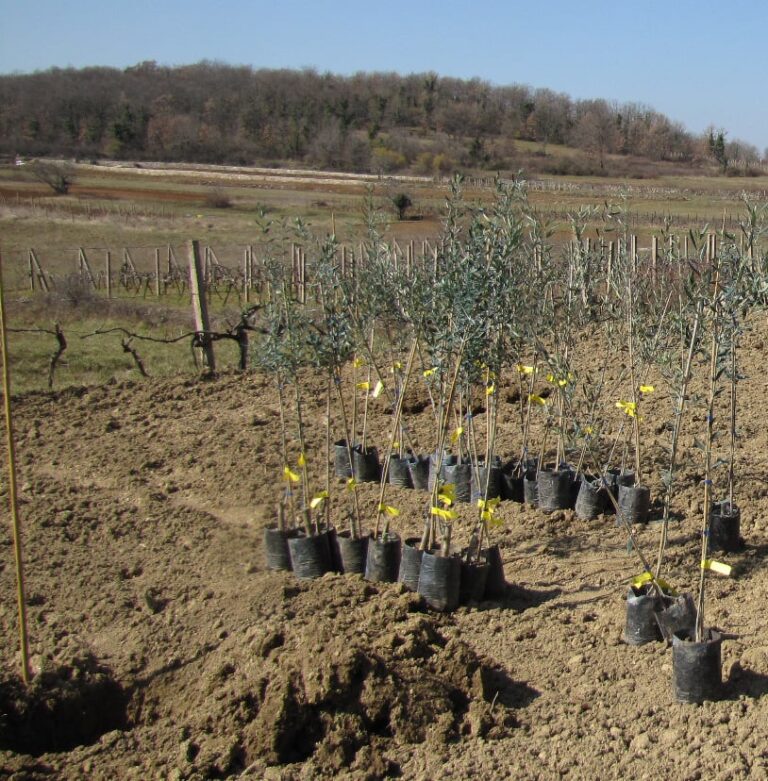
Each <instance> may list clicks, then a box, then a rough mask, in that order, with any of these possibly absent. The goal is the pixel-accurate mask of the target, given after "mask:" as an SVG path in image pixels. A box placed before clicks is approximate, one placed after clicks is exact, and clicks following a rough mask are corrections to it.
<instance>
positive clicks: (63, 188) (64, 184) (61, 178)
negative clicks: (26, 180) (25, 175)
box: [29, 160, 75, 195]
mask: <svg viewBox="0 0 768 781" xmlns="http://www.w3.org/2000/svg"><path fill="white" fill-rule="evenodd" d="M29 171H30V173H31V174H32V176H33V177H34V178H35V179H37V181H38V182H42V183H43V184H47V185H48V186H49V187H50V188H51V189H52V190H53V191H54V192H55V193H56V195H66V194H67V193H68V192H69V188H70V187H71V186H72V185H73V184H74V182H75V168H74V166H72V165H70V164H69V163H60V162H54V161H52V160H36V161H35V162H34V163H32V165H31V166H29Z"/></svg>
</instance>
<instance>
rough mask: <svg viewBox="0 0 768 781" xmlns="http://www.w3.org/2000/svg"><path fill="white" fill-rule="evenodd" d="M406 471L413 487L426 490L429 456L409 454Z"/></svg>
mask: <svg viewBox="0 0 768 781" xmlns="http://www.w3.org/2000/svg"><path fill="white" fill-rule="evenodd" d="M408 471H409V472H410V474H411V483H412V484H413V487H414V488H418V489H419V490H421V491H426V490H427V488H428V487H429V456H415V455H411V456H410V458H409V459H408Z"/></svg>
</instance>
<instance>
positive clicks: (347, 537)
mask: <svg viewBox="0 0 768 781" xmlns="http://www.w3.org/2000/svg"><path fill="white" fill-rule="evenodd" d="M335 258H336V238H335V236H334V235H331V236H330V237H329V238H328V239H327V240H326V241H325V242H324V243H323V245H322V247H321V254H320V262H319V263H318V264H317V268H316V270H315V272H316V284H317V287H318V296H317V298H318V301H319V304H320V310H319V312H318V313H317V315H316V318H315V320H314V321H313V323H312V325H313V327H312V328H311V329H310V331H309V337H308V338H309V345H310V350H311V354H312V355H313V357H314V363H315V366H317V367H318V368H319V369H321V370H322V371H323V372H324V373H325V374H326V415H325V426H326V436H325V442H326V474H325V488H324V490H323V491H320V492H319V493H317V494H315V496H314V497H313V498H312V500H311V501H310V509H312V510H313V511H314V512H318V511H319V510H320V509H324V510H325V515H326V527H327V528H328V529H331V528H333V530H334V534H333V535H332V539H331V543H332V553H333V558H334V564H335V565H336V568H337V569H339V570H340V571H341V572H345V573H358V574H362V573H363V572H364V569H365V559H366V551H367V543H368V538H367V536H364V535H363V534H362V528H361V516H360V504H359V500H358V496H357V492H356V491H355V490H354V487H355V484H356V481H355V480H354V475H353V472H352V464H353V458H352V445H351V442H352V437H351V434H350V427H349V418H348V414H347V405H346V403H345V399H344V393H343V392H342V387H341V386H342V380H341V375H342V367H343V365H344V363H345V362H346V361H347V360H349V358H350V355H351V353H352V350H353V343H352V335H351V324H350V319H349V313H348V309H347V308H346V306H345V302H344V300H343V298H342V297H341V295H340V293H339V290H340V286H339V280H338V267H337V265H336V260H335ZM334 389H335V392H336V396H337V401H338V404H339V411H340V415H341V424H342V430H343V432H344V438H343V439H342V440H338V441H336V442H335V443H334V455H333V462H334V466H335V471H336V475H337V476H341V477H343V478H344V479H345V480H346V481H347V491H346V494H347V497H348V499H349V509H348V512H347V519H348V528H346V529H342V530H341V531H339V530H338V529H337V528H336V525H335V524H333V523H332V521H331V517H330V507H329V500H330V494H331V479H330V464H331V460H332V459H331V397H332V395H333V390H334Z"/></svg>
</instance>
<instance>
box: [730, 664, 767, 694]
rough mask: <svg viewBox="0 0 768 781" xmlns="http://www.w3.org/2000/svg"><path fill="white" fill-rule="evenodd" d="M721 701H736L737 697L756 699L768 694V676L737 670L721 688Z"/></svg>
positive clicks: (752, 671)
mask: <svg viewBox="0 0 768 781" xmlns="http://www.w3.org/2000/svg"><path fill="white" fill-rule="evenodd" d="M723 694H724V696H723V699H726V700H738V699H739V697H751V698H752V699H755V700H756V699H758V698H760V697H764V696H765V695H766V694H768V675H763V674H762V673H758V672H755V671H754V670H745V669H738V670H735V671H733V672H732V673H731V678H730V680H728V682H727V683H726V684H725V685H724V686H723Z"/></svg>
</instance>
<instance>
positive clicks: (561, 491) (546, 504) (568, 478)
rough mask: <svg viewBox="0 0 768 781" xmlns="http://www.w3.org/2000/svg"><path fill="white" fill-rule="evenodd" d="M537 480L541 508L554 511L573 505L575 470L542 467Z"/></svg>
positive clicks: (545, 510)
mask: <svg viewBox="0 0 768 781" xmlns="http://www.w3.org/2000/svg"><path fill="white" fill-rule="evenodd" d="M537 482H538V492H539V508H540V509H541V510H544V512H554V511H555V510H567V509H568V508H569V507H573V504H572V499H571V483H572V482H573V472H571V471H570V470H568V469H541V470H539V475H538V479H537Z"/></svg>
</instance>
